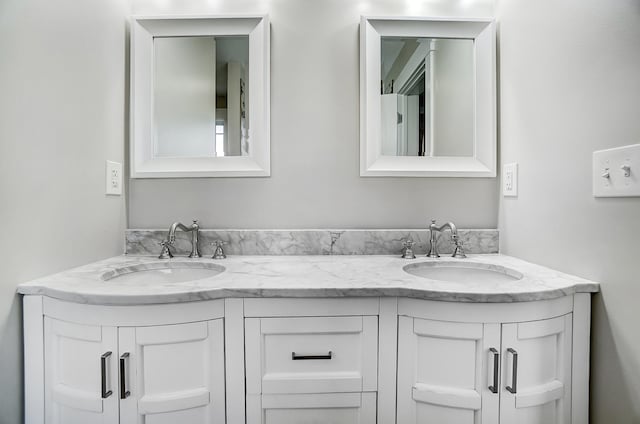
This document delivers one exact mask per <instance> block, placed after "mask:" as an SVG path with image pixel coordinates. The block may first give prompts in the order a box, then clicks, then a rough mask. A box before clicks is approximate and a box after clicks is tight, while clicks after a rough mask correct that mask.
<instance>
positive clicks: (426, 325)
mask: <svg viewBox="0 0 640 424" xmlns="http://www.w3.org/2000/svg"><path fill="white" fill-rule="evenodd" d="M398 324H399V328H398V389H397V390H398V403H397V404H398V421H397V422H398V424H417V423H420V424H430V423H433V424H439V423H445V422H446V423H448V424H449V423H451V424H480V423H490V422H497V415H498V397H499V396H498V394H497V393H493V392H491V391H490V390H489V389H488V387H489V386H491V385H495V384H497V383H498V382H497V381H496V382H494V381H493V379H494V376H493V370H494V368H493V361H492V359H493V354H492V353H491V350H490V349H491V348H494V349H496V352H497V351H498V350H499V348H500V327H499V325H497V324H481V323H452V322H445V321H433V320H425V319H418V318H411V317H404V316H401V317H399V322H398Z"/></svg>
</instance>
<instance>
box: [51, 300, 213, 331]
mask: <svg viewBox="0 0 640 424" xmlns="http://www.w3.org/2000/svg"><path fill="white" fill-rule="evenodd" d="M42 305H43V314H44V315H46V316H49V317H52V318H56V319H60V320H64V321H69V322H81V323H83V324H85V325H100V326H107V325H108V326H114V327H137V326H147V325H170V324H183V323H187V322H198V321H209V320H212V319H217V318H222V317H224V305H225V303H224V299H214V300H204V301H200V302H183V303H169V304H158V305H126V306H123V305H88V304H82V303H73V302H66V301H64V300H58V299H54V298H51V297H44V298H43V301H42Z"/></svg>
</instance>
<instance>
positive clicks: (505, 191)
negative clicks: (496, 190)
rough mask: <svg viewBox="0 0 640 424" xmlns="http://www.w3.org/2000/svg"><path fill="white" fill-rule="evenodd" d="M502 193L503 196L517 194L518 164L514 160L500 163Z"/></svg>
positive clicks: (514, 195)
mask: <svg viewBox="0 0 640 424" xmlns="http://www.w3.org/2000/svg"><path fill="white" fill-rule="evenodd" d="M502 195H503V196H505V197H516V196H517V195H518V164H517V163H515V162H514V163H505V164H504V165H502Z"/></svg>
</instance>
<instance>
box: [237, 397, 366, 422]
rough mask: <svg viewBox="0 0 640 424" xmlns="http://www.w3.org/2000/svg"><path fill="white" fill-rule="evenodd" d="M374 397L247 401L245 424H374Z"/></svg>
mask: <svg viewBox="0 0 640 424" xmlns="http://www.w3.org/2000/svg"><path fill="white" fill-rule="evenodd" d="M375 422H376V394H375V393H322V394H299V395H263V396H249V397H248V398H247V424H307V423H309V424H374V423H375Z"/></svg>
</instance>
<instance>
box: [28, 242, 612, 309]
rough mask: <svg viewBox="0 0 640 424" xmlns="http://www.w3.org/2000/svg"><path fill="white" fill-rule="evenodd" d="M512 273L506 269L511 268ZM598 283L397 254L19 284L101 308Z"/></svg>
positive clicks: (475, 298)
mask: <svg viewBox="0 0 640 424" xmlns="http://www.w3.org/2000/svg"><path fill="white" fill-rule="evenodd" d="M422 262H431V263H433V262H446V263H461V262H467V263H469V262H473V263H475V264H477V265H476V266H477V267H480V268H484V269H490V270H495V271H499V272H503V273H513V272H511V271H508V270H513V271H515V274H521V275H522V278H521V279H519V280H517V281H500V282H498V281H496V282H483V283H480V284H478V283H475V284H470V283H465V284H463V283H457V282H446V281H438V280H431V279H427V278H424V277H418V276H415V275H412V274H409V273H407V272H405V271H404V270H403V267H404V266H405V265H409V264H418V263H422ZM158 263H169V264H170V265H169V266H174V267H181V268H182V267H189V266H192V267H200V268H201V267H204V266H206V267H214V268H215V267H216V266H222V267H224V268H225V270H224V271H223V272H222V273H220V274H218V275H216V276H213V277H208V278H203V279H199V280H193V281H187V282H182V283H158V282H151V281H146V280H142V281H136V282H130V283H123V282H118V279H113V280H109V279H108V278H109V277H113V276H115V275H119V274H123V273H127V271H130V270H131V269H132V268H131V267H134V268H133V269H149V268H153V267H154V264H155V266H156V267H157V266H158V265H157V264H158ZM505 269H506V270H505ZM597 291H599V284H598V283H595V282H592V281H589V280H585V279H583V278H580V277H576V276H573V275H569V274H565V273H562V272H558V271H554V270H552V269H549V268H546V267H543V266H539V265H535V264H532V263H530V262H526V261H523V260H520V259H517V258H514V257H510V256H505V255H500V254H491V255H487V254H482V255H468V258H467V259H464V260H461V259H456V258H450V257H443V258H440V259H431V258H426V257H421V258H420V257H419V258H417V259H413V260H408V259H402V258H399V257H397V256H371V255H369V256H231V257H228V258H227V259H223V260H212V259H205V258H202V259H189V258H184V257H175V258H173V259H170V260H165V261H162V260H159V259H157V258H155V257H150V256H127V255H125V256H117V257H114V258H110V259H106V260H103V261H99V262H95V263H91V264H88V265H85V266H81V267H78V268H74V269H71V270H68V271H64V272H61V273H58V274H53V275H50V276H47V277H43V278H39V279H36V280H33V281H30V282H27V283H22V284H20V285H19V286H18V292H19V293H21V294H25V295H45V296H50V297H53V298H56V299H61V300H66V301H71V302H76V303H86V304H99V305H140V304H160V303H176V302H189V301H200V300H208V299H218V298H225V297H346V296H354V297H356V296H363V297H364V296H375V297H378V296H394V297H395V296H397V297H412V298H419V299H431V300H441V301H451V302H526V301H534V300H545V299H553V298H557V297H561V296H565V295H571V294H573V293H577V292H597Z"/></svg>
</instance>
